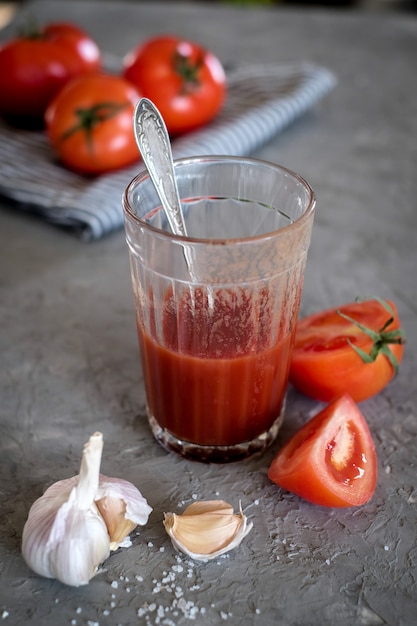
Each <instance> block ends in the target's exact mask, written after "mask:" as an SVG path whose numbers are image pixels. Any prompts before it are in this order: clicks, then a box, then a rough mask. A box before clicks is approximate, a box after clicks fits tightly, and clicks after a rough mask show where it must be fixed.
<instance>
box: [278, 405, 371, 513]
mask: <svg viewBox="0 0 417 626" xmlns="http://www.w3.org/2000/svg"><path fill="white" fill-rule="evenodd" d="M377 476H378V465H377V456H376V452H375V444H374V441H373V439H372V435H371V433H370V431H369V428H368V425H367V423H366V420H365V418H364V416H363V415H362V413H361V412H360V410H359V408H358V406H357V405H356V404H355V402H354V401H353V400H352V398H350V396H348V395H347V394H345V395H343V396H341V397H340V398H338V399H337V400H334V401H333V402H332V403H331V404H329V405H328V406H327V407H326V408H324V409H323V410H322V411H320V412H319V413H318V414H317V415H315V417H313V418H312V419H311V420H309V421H308V422H307V423H306V424H305V425H304V426H303V427H302V428H301V429H300V430H299V431H297V432H296V433H295V435H294V436H293V437H292V438H291V439H290V440H289V441H288V442H287V443H286V444H285V445H284V446H283V448H281V450H280V451H279V452H278V454H277V456H276V457H275V458H274V460H273V461H272V463H271V465H270V468H269V471H268V477H269V478H270V479H271V480H272V481H273V482H274V483H276V484H277V485H279V486H280V487H282V488H283V489H286V490H287V491H291V492H292V493H295V494H297V495H298V496H300V497H301V498H304V499H305V500H308V501H309V502H312V503H313V504H318V505H322V506H329V507H349V506H359V505H362V504H365V503H366V502H368V500H370V499H371V497H372V495H373V493H374V491H375V487H376V482H377Z"/></svg>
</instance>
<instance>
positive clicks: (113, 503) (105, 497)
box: [96, 474, 152, 550]
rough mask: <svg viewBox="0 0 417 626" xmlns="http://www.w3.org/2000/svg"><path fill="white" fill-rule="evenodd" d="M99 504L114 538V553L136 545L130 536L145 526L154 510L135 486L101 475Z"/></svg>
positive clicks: (111, 540)
mask: <svg viewBox="0 0 417 626" xmlns="http://www.w3.org/2000/svg"><path fill="white" fill-rule="evenodd" d="M96 505H97V508H98V510H99V511H100V513H101V515H102V517H103V519H104V521H105V523H106V526H107V530H108V533H109V535H110V550H117V548H120V547H122V548H128V547H129V546H131V545H132V543H131V541H130V539H129V533H130V532H131V531H132V530H133V529H134V528H136V526H137V525H138V524H140V525H141V526H144V525H145V524H146V522H147V521H148V517H149V514H150V513H151V511H152V508H151V507H150V506H149V505H148V503H147V502H146V500H145V498H144V497H143V496H142V494H141V493H140V491H139V490H138V489H136V487H135V486H134V485H132V483H130V482H128V481H127V480H122V479H120V478H109V477H108V476H103V475H102V474H101V475H100V482H99V487H98V492H97V495H96Z"/></svg>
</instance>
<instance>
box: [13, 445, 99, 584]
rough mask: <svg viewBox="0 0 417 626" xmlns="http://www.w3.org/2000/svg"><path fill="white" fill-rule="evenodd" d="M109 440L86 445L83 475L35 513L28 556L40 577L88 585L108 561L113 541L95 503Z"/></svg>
mask: <svg viewBox="0 0 417 626" xmlns="http://www.w3.org/2000/svg"><path fill="white" fill-rule="evenodd" d="M102 449H103V436H102V434H101V433H95V434H94V435H92V436H91V437H90V439H89V441H88V442H87V443H86V444H85V446H84V450H83V457H82V461H81V467H80V473H79V475H78V476H74V477H73V478H69V479H66V480H62V481H58V482H57V483H54V484H53V485H51V486H50V487H49V488H48V489H47V490H46V491H45V493H44V494H43V496H41V497H40V498H39V499H38V500H36V502H34V504H33V505H32V507H31V508H30V511H29V515H28V519H27V521H26V524H25V526H24V529H23V536H22V554H23V557H24V559H25V561H26V562H27V564H28V565H29V567H31V568H32V569H33V570H34V571H35V572H36V573H37V574H40V575H41V576H45V577H46V578H56V579H57V580H59V581H61V582H63V583H65V584H67V585H71V586H75V587H78V586H80V585H86V584H87V583H88V582H89V581H90V579H91V578H92V577H93V576H94V575H95V573H96V572H97V569H98V567H99V565H100V564H101V563H102V562H103V561H104V560H105V559H106V558H107V557H108V555H109V552H110V538H109V535H108V532H107V527H106V524H105V522H104V520H103V518H102V517H101V515H100V514H99V512H98V509H97V506H96V504H95V502H94V499H95V497H96V494H97V491H98V483H99V470H100V462H101V453H102Z"/></svg>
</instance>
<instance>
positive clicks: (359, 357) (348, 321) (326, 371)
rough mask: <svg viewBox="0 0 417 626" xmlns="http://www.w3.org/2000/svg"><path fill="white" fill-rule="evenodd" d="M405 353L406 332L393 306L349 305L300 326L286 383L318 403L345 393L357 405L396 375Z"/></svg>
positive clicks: (375, 303)
mask: <svg viewBox="0 0 417 626" xmlns="http://www.w3.org/2000/svg"><path fill="white" fill-rule="evenodd" d="M403 351H404V333H403V331H402V330H401V329H400V321H399V318H398V313H397V309H396V307H395V305H394V304H393V303H392V302H385V301H383V300H379V299H372V300H365V301H357V302H353V303H349V304H346V305H344V306H341V307H339V308H338V309H336V308H334V309H329V310H327V311H322V312H320V313H316V314H314V315H310V316H309V317H306V318H304V319H303V320H301V321H299V322H298V324H297V330H296V336H295V343H294V348H293V353H292V360H291V368H290V381H291V383H292V384H293V385H294V387H296V388H297V389H298V390H299V391H301V392H302V393H304V394H305V395H307V396H310V397H311V398H314V399H316V400H320V401H323V402H330V401H331V400H333V399H334V398H337V397H338V396H340V395H342V394H343V393H348V394H349V395H350V396H351V397H352V398H353V400H355V402H361V401H362V400H366V399H368V398H370V397H371V396H374V395H376V394H377V393H379V392H380V391H381V390H382V389H383V388H384V387H385V386H386V385H387V384H388V383H389V382H390V380H391V379H392V378H393V377H394V376H395V374H396V372H397V370H398V365H399V364H400V362H401V360H402V357H403Z"/></svg>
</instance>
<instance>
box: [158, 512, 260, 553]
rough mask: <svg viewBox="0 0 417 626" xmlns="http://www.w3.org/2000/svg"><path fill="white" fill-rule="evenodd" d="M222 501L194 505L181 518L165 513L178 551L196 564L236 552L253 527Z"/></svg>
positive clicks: (166, 527) (167, 528) (166, 522)
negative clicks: (231, 551) (230, 551)
mask: <svg viewBox="0 0 417 626" xmlns="http://www.w3.org/2000/svg"><path fill="white" fill-rule="evenodd" d="M239 508H240V510H239V513H238V514H234V513H233V507H232V506H231V505H230V504H227V502H224V501H223V500H209V501H203V502H194V503H193V504H191V505H190V506H189V507H187V509H186V510H185V511H184V513H183V514H182V515H176V514H175V513H165V515H164V522H163V523H164V527H165V530H166V531H167V533H168V535H169V536H170V538H171V541H172V544H173V546H174V548H175V549H176V550H178V551H179V552H183V553H184V554H187V555H188V556H190V557H191V558H193V559H195V560H197V561H207V560H211V559H214V558H216V557H218V556H220V555H221V554H225V553H226V552H228V551H229V550H232V549H233V548H236V547H237V546H238V545H239V544H240V543H241V541H242V540H243V539H244V537H246V535H247V534H248V533H249V532H250V530H251V529H252V527H253V524H252V522H249V523H248V521H247V518H246V517H245V515H243V512H242V508H241V506H240V505H239Z"/></svg>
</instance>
